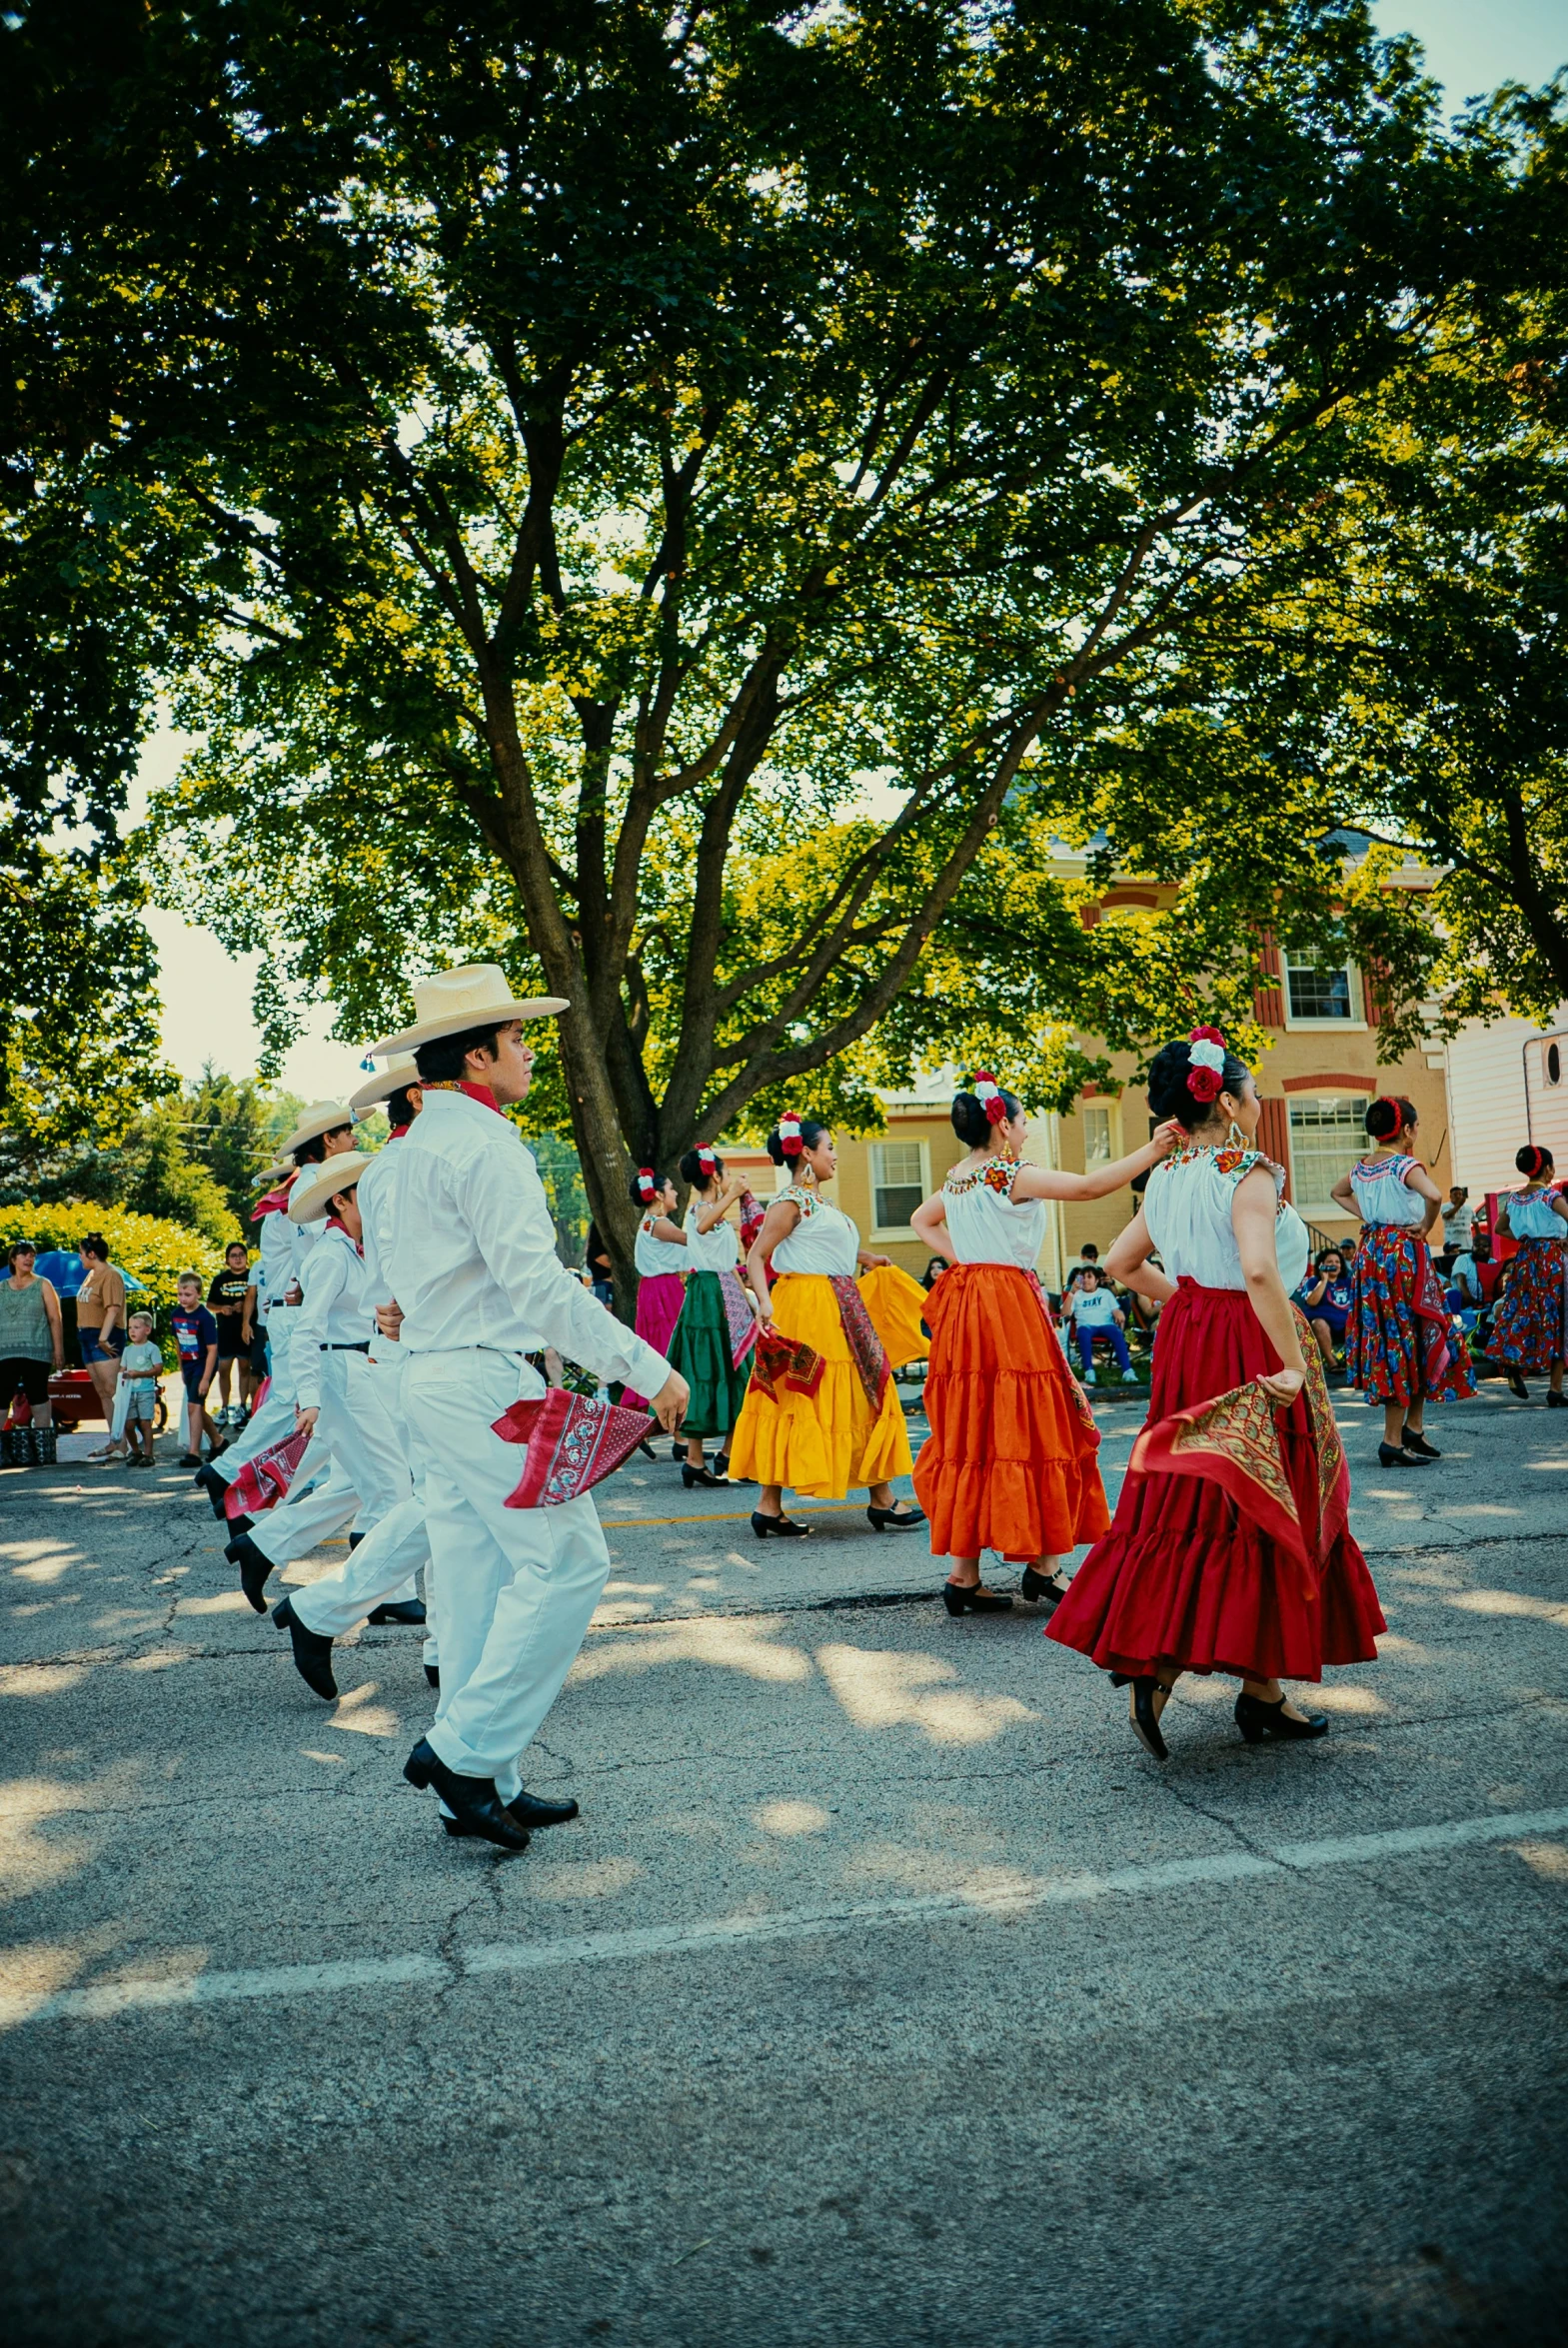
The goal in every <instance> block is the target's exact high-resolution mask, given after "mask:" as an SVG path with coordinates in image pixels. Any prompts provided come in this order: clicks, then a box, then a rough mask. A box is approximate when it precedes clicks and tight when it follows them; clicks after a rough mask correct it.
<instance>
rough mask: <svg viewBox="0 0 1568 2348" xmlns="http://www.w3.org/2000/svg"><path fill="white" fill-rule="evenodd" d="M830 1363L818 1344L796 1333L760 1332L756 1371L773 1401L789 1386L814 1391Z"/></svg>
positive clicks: (754, 1362)
mask: <svg viewBox="0 0 1568 2348" xmlns="http://www.w3.org/2000/svg"><path fill="white" fill-rule="evenodd" d="M826 1367H827V1364H826V1362H825V1361H824V1360H823V1359H822V1356H821V1355H820V1353H818V1352H817V1350H816V1348H815V1346H814V1345H804V1344H799V1343H797V1342H796V1340H795V1339H794V1338H793V1337H764V1336H760V1337H759V1338H758V1340H757V1351H756V1353H755V1354H754V1355H753V1357H752V1375H753V1377H754V1378H755V1379H756V1381H757V1383H758V1384H759V1385H760V1386H761V1387H762V1389H763V1392H764V1393H765V1394H766V1395H767V1396H768V1399H769V1400H770V1402H777V1401H778V1399H779V1396H780V1393H781V1392H782V1391H783V1389H784V1387H785V1386H787V1387H788V1388H789V1389H790V1390H791V1392H793V1393H796V1394H814V1393H815V1391H816V1389H817V1387H818V1386H819V1385H820V1384H821V1382H822V1371H823V1370H824V1369H825V1368H826Z"/></svg>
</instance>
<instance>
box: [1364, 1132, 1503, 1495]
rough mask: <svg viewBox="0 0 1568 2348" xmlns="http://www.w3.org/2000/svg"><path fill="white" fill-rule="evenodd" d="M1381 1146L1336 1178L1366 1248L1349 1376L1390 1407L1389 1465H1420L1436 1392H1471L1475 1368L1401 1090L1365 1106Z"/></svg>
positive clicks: (1439, 1397) (1427, 1453)
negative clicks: (1434, 1249) (1440, 1263)
mask: <svg viewBox="0 0 1568 2348" xmlns="http://www.w3.org/2000/svg"><path fill="white" fill-rule="evenodd" d="M1366 1130H1367V1133H1368V1135H1369V1137H1370V1138H1371V1141H1372V1143H1373V1144H1374V1147H1373V1148H1372V1149H1371V1150H1369V1151H1368V1152H1367V1154H1366V1156H1365V1157H1364V1158H1362V1159H1361V1160H1359V1161H1358V1162H1357V1164H1356V1165H1354V1166H1353V1167H1352V1168H1351V1169H1350V1172H1349V1173H1348V1174H1344V1175H1342V1176H1341V1177H1340V1179H1339V1180H1338V1181H1337V1182H1336V1183H1335V1184H1334V1188H1333V1193H1332V1195H1333V1198H1334V1203H1335V1204H1336V1205H1338V1206H1342V1207H1343V1208H1344V1210H1345V1212H1346V1213H1347V1214H1358V1215H1359V1216H1360V1218H1361V1244H1360V1245H1359V1246H1358V1247H1357V1249H1356V1252H1355V1259H1354V1261H1353V1262H1352V1264H1351V1266H1350V1317H1349V1320H1348V1322H1347V1323H1346V1327H1345V1375H1346V1377H1347V1378H1348V1379H1349V1381H1350V1383H1351V1384H1352V1385H1353V1386H1359V1387H1360V1388H1361V1389H1362V1391H1363V1392H1364V1393H1365V1395H1366V1398H1367V1400H1368V1402H1381V1403H1382V1405H1383V1439H1382V1441H1381V1442H1380V1443H1379V1444H1378V1446H1377V1456H1378V1462H1379V1464H1380V1465H1381V1466H1383V1467H1419V1466H1421V1465H1423V1464H1424V1462H1425V1461H1427V1460H1428V1459H1440V1458H1441V1457H1442V1453H1441V1451H1439V1450H1437V1449H1435V1448H1434V1446H1433V1445H1432V1444H1431V1443H1429V1442H1428V1441H1427V1439H1426V1437H1425V1435H1424V1434H1423V1433H1422V1431H1421V1420H1422V1415H1423V1413H1424V1411H1425V1409H1426V1404H1427V1400H1428V1398H1429V1397H1430V1398H1431V1399H1432V1400H1434V1401H1439V1402H1446V1401H1447V1400H1448V1398H1449V1396H1450V1395H1452V1394H1473V1393H1474V1392H1475V1380H1474V1378H1473V1377H1472V1376H1471V1375H1470V1365H1469V1363H1468V1361H1467V1360H1466V1359H1465V1357H1464V1354H1463V1352H1462V1350H1461V1349H1460V1347H1459V1346H1457V1345H1456V1344H1455V1343H1454V1334H1453V1321H1452V1319H1451V1318H1450V1316H1449V1311H1448V1300H1447V1298H1446V1297H1445V1295H1444V1294H1443V1283H1442V1281H1441V1280H1440V1279H1439V1278H1438V1276H1437V1272H1436V1269H1435V1267H1434V1265H1433V1262H1432V1255H1431V1250H1430V1248H1429V1247H1428V1246H1427V1243H1426V1234H1427V1232H1428V1231H1429V1230H1430V1229H1431V1227H1432V1225H1433V1223H1435V1222H1436V1220H1437V1217H1438V1212H1439V1209H1440V1208H1441V1206H1442V1198H1441V1196H1440V1195H1439V1192H1438V1188H1437V1184H1436V1183H1435V1182H1434V1181H1433V1179H1432V1177H1431V1175H1430V1174H1428V1173H1427V1171H1426V1169H1425V1167H1424V1166H1423V1165H1422V1164H1421V1162H1420V1160H1419V1159H1418V1158H1412V1157H1411V1155H1410V1153H1409V1151H1408V1150H1407V1149H1406V1148H1405V1147H1404V1145H1405V1144H1406V1143H1408V1142H1413V1141H1414V1140H1415V1132H1416V1116H1415V1111H1414V1109H1413V1108H1412V1107H1411V1105H1410V1103H1409V1102H1408V1101H1406V1100H1404V1099H1403V1097H1402V1096H1394V1095H1391V1094H1385V1095H1383V1096H1382V1097H1381V1098H1380V1099H1379V1100H1376V1101H1373V1102H1371V1103H1370V1104H1369V1105H1368V1108H1367V1113H1366Z"/></svg>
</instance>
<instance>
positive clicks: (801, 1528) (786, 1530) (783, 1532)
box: [752, 1508, 811, 1541]
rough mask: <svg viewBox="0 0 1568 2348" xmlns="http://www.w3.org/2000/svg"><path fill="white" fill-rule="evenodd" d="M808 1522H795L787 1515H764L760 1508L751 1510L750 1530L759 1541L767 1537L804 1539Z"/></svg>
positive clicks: (807, 1530) (792, 1539)
mask: <svg viewBox="0 0 1568 2348" xmlns="http://www.w3.org/2000/svg"><path fill="white" fill-rule="evenodd" d="M810 1529H811V1528H810V1526H809V1525H808V1524H795V1523H792V1522H791V1520H790V1519H789V1518H788V1517H787V1516H765V1515H764V1514H763V1511H762V1509H761V1508H754V1509H753V1510H752V1530H753V1531H754V1532H755V1533H756V1535H757V1537H758V1539H759V1540H760V1541H766V1540H769V1539H778V1540H786V1541H798V1540H804V1538H805V1536H806V1534H807V1533H808V1532H809V1531H810Z"/></svg>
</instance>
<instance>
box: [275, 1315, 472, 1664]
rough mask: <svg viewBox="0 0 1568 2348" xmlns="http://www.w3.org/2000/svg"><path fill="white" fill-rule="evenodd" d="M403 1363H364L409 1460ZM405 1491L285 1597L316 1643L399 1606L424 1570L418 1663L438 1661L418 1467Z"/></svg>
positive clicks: (389, 1356)
mask: <svg viewBox="0 0 1568 2348" xmlns="http://www.w3.org/2000/svg"><path fill="white" fill-rule="evenodd" d="M404 1368H405V1360H404V1356H403V1355H402V1354H401V1353H400V1352H399V1351H398V1350H397V1348H396V1347H391V1346H389V1347H387V1348H386V1350H385V1351H384V1352H383V1353H382V1354H381V1355H372V1357H371V1360H370V1371H371V1378H370V1385H371V1390H372V1392H374V1393H375V1394H376V1396H377V1397H378V1398H379V1400H380V1401H381V1404H382V1407H383V1408H384V1409H385V1411H386V1413H387V1416H388V1418H389V1419H390V1420H391V1422H392V1425H393V1429H394V1431H395V1433H396V1435H397V1437H398V1440H399V1442H400V1443H401V1444H402V1446H403V1452H404V1457H405V1459H409V1434H408V1421H407V1418H406V1416H405V1413H404V1397H403V1376H404ZM409 1463H410V1466H411V1468H412V1472H413V1486H414V1488H413V1490H412V1491H411V1492H410V1493H409V1496H408V1497H407V1498H406V1499H402V1500H399V1502H398V1503H397V1505H396V1507H393V1508H389V1509H388V1510H387V1512H386V1514H385V1515H384V1516H383V1517H382V1518H381V1520H380V1522H379V1523H378V1524H377V1525H375V1527H374V1528H373V1529H372V1530H371V1531H370V1532H368V1533H367V1534H366V1536H365V1538H364V1540H362V1541H361V1542H360V1544H359V1546H358V1547H357V1548H354V1549H351V1550H350V1551H349V1554H348V1557H347V1559H346V1560H345V1562H344V1563H343V1564H342V1565H339V1566H335V1567H334V1569H333V1571H332V1572H331V1573H324V1574H323V1575H322V1577H321V1579H320V1580H319V1581H313V1582H312V1583H311V1584H310V1585H309V1587H308V1588H306V1589H302V1590H299V1591H297V1592H296V1593H295V1594H294V1596H293V1597H292V1598H291V1600H290V1603H291V1604H292V1606H293V1608H294V1611H295V1613H296V1614H297V1615H298V1616H299V1618H300V1620H301V1621H302V1622H303V1623H304V1624H305V1627H306V1628H307V1630H314V1631H317V1632H319V1633H320V1635H321V1636H322V1637H323V1638H342V1636H343V1634H344V1632H345V1631H347V1630H352V1629H353V1628H354V1625H355V1623H356V1622H362V1621H363V1620H364V1619H365V1616H366V1615H367V1614H369V1613H371V1612H372V1611H373V1610H374V1609H375V1608H376V1607H377V1606H387V1605H396V1604H402V1603H403V1602H404V1601H405V1600H406V1599H409V1598H412V1597H414V1596H416V1595H417V1594H418V1590H417V1585H416V1583H415V1580H414V1575H415V1572H416V1571H417V1569H418V1568H419V1567H420V1566H421V1565H423V1566H424V1567H425V1609H426V1626H425V1660H426V1662H427V1663H431V1664H435V1663H439V1661H440V1659H441V1646H440V1639H439V1636H438V1634H437V1627H436V1594H435V1586H434V1585H435V1580H436V1577H435V1575H434V1574H433V1573H432V1572H431V1571H430V1541H429V1539H428V1537H427V1535H426V1530H425V1475H424V1468H423V1464H422V1463H421V1462H420V1461H419V1460H417V1459H410V1462H409Z"/></svg>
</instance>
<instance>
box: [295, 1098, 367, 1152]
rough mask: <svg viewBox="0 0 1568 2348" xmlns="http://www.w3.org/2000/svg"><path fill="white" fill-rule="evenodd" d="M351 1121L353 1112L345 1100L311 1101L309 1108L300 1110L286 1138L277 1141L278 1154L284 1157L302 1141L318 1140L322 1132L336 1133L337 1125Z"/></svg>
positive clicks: (352, 1120)
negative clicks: (282, 1140) (293, 1126)
mask: <svg viewBox="0 0 1568 2348" xmlns="http://www.w3.org/2000/svg"><path fill="white" fill-rule="evenodd" d="M353 1123H354V1112H353V1110H352V1109H350V1107H349V1105H348V1103H347V1102H346V1101H313V1102H312V1103H311V1105H310V1107H309V1109H307V1110H304V1111H302V1113H301V1116H300V1122H299V1124H298V1125H297V1126H296V1127H295V1129H294V1131H293V1133H292V1134H291V1135H290V1136H289V1138H288V1140H287V1141H286V1142H280V1143H279V1145H278V1152H279V1156H280V1157H286V1156H287V1155H288V1153H289V1152H290V1151H291V1150H298V1149H299V1147H300V1145H301V1143H302V1142H315V1141H318V1140H319V1139H320V1137H321V1136H322V1135H323V1134H332V1133H336V1131H337V1129H338V1128H339V1126H351V1125H353Z"/></svg>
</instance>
